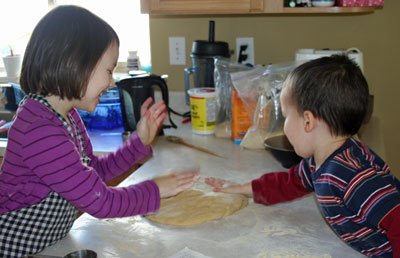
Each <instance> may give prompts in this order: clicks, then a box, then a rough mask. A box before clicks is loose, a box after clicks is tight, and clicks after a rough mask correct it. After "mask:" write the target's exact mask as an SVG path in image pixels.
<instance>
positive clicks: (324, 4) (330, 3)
mask: <svg viewBox="0 0 400 258" xmlns="http://www.w3.org/2000/svg"><path fill="white" fill-rule="evenodd" d="M311 4H312V5H313V6H315V7H330V6H333V5H334V4H335V1H330V0H325V1H324V0H321V1H311Z"/></svg>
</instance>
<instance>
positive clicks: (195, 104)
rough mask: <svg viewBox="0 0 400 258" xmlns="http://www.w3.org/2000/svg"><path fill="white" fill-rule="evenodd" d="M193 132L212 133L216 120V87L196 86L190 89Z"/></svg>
mask: <svg viewBox="0 0 400 258" xmlns="http://www.w3.org/2000/svg"><path fill="white" fill-rule="evenodd" d="M188 93H189V96H190V113H191V120H192V129H193V132H195V133H198V134H212V133H214V131H215V121H216V93H215V89H214V88H194V89H191V90H189V91H188Z"/></svg>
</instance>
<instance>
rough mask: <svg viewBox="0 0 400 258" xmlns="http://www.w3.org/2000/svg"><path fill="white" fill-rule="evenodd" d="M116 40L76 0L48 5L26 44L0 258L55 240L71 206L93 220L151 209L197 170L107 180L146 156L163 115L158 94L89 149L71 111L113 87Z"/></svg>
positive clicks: (70, 216)
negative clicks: (126, 128)
mask: <svg viewBox="0 0 400 258" xmlns="http://www.w3.org/2000/svg"><path fill="white" fill-rule="evenodd" d="M118 47H119V39H118V36H117V35H116V33H115V31H114V30H113V29H112V28H111V27H110V26H109V25H108V24H107V23H106V22H104V21H103V20H102V19H100V18H99V17H97V16H95V15H94V14H92V13H90V12H89V11H87V10H85V9H83V8H80V7H76V6H62V7H57V8H55V9H53V10H52V11H50V12H49V13H48V14H47V15H46V16H44V17H43V18H42V20H41V21H40V22H39V23H38V25H37V26H36V28H35V29H34V31H33V33H32V36H31V39H30V41H29V43H28V46H27V49H26V52H25V56H24V60H23V65H22V71H21V79H20V83H21V87H22V89H23V91H24V92H25V93H26V94H27V95H26V97H25V98H24V99H23V100H22V101H21V103H20V106H19V108H18V110H17V115H16V118H15V120H14V123H13V126H12V127H11V128H10V130H9V133H8V144H7V148H6V150H5V155H4V162H3V164H2V166H1V170H0V225H1V228H0V243H1V244H0V256H1V257H21V256H23V255H25V254H32V253H37V252H39V251H41V250H42V249H43V248H45V247H46V246H49V245H51V244H53V243H55V242H56V241H58V240H59V239H61V238H63V237H64V236H65V235H66V234H67V233H68V231H69V230H70V228H71V227H72V224H73V221H74V218H75V213H76V210H77V209H79V210H81V211H83V212H87V213H89V214H91V215H92V216H94V217H97V218H112V217H123V216H133V215H137V214H146V213H149V212H153V211H156V210H157V209H158V208H159V206H160V197H168V196H172V195H175V194H177V193H178V192H180V191H183V190H185V189H187V188H189V187H191V185H192V184H193V182H194V181H195V180H196V179H197V177H198V172H197V171H187V172H185V173H172V174H169V175H166V176H162V177H157V178H155V179H154V180H148V181H145V182H142V183H139V184H137V185H131V186H128V187H120V188H113V187H108V186H107V185H106V182H107V181H109V180H111V179H113V178H114V177H116V176H118V175H120V174H122V173H123V172H125V171H127V170H128V169H129V168H131V167H132V166H133V165H134V164H136V163H138V162H140V161H143V160H144V159H145V158H146V157H148V156H149V155H151V153H152V149H151V146H150V143H151V142H152V141H153V139H154V138H155V136H156V135H157V132H158V130H159V127H160V126H161V125H162V123H163V120H164V118H165V117H166V106H165V104H164V103H162V102H159V103H156V104H154V105H152V106H150V104H151V102H152V100H151V99H148V100H147V101H146V102H145V103H144V104H143V106H142V110H141V115H142V119H141V121H140V122H139V124H138V126H137V131H136V133H133V134H132V135H131V137H130V139H128V140H127V142H126V143H125V144H124V145H123V146H122V147H120V148H119V149H118V150H117V151H116V152H114V153H111V154H109V155H105V156H101V157H96V156H94V154H93V150H92V146H91V143H90V139H89V137H88V135H87V132H86V130H85V127H84V125H83V123H82V120H81V119H80V117H79V115H78V113H77V111H76V109H77V108H79V109H82V110H86V111H89V112H91V111H94V110H95V108H96V105H97V104H98V102H99V97H100V95H101V94H102V93H103V92H105V91H106V90H107V89H108V88H109V87H111V86H113V85H114V82H113V79H112V72H113V70H114V68H115V66H116V63H117V60H118Z"/></svg>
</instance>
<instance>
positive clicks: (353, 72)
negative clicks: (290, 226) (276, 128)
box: [206, 55, 400, 258]
mask: <svg viewBox="0 0 400 258" xmlns="http://www.w3.org/2000/svg"><path fill="white" fill-rule="evenodd" d="M368 97H369V91H368V84H367V82H366V80H365V78H364V76H363V74H362V72H361V70H360V69H359V67H358V66H357V65H356V64H355V63H354V62H353V61H351V60H350V59H348V58H347V57H346V56H341V55H335V56H331V57H323V58H320V59H316V60H312V61H309V62H307V63H304V64H302V65H300V66H299V67H297V68H296V69H295V70H294V71H293V72H292V73H291V74H290V75H289V76H288V78H287V80H286V81H285V84H284V87H283V90H282V92H281V96H280V101H281V108H282V114H283V116H284V117H285V124H284V132H285V134H286V136H287V137H288V139H289V141H290V142H291V144H292V145H293V147H294V149H295V151H296V153H297V154H298V155H299V156H301V157H303V158H304V159H303V160H302V161H301V162H300V163H299V164H298V165H295V166H293V167H292V168H290V169H289V171H288V172H287V173H286V172H274V173H268V174H265V175H263V176H261V177H260V178H258V179H255V180H253V181H251V182H248V183H246V184H231V185H227V186H224V184H225V181H224V180H222V179H217V178H206V183H208V184H210V185H211V186H213V187H214V191H217V192H228V193H242V194H246V195H248V196H253V198H254V201H255V202H258V203H262V204H266V205H271V204H274V203H278V202H284V201H290V200H293V199H295V198H299V197H302V196H304V195H306V194H308V193H310V192H315V195H316V197H317V201H318V203H319V206H320V209H321V212H322V214H323V216H324V217H325V220H326V222H327V223H328V224H329V225H330V226H331V228H332V229H333V230H334V231H335V233H336V234H337V235H338V236H339V237H340V238H341V239H342V240H343V241H345V242H346V243H347V244H348V245H349V246H351V247H352V248H354V249H355V250H357V251H359V252H361V253H362V254H364V255H366V256H370V257H397V258H398V257H400V219H399V218H400V182H399V180H398V179H396V178H395V177H394V176H393V175H391V173H390V169H389V167H388V165H387V164H386V163H385V162H384V161H383V160H382V159H381V158H380V157H378V156H377V155H376V154H375V153H374V152H373V151H372V150H370V149H368V148H367V147H366V146H365V145H364V144H362V143H361V142H359V141H356V140H354V139H353V138H351V136H352V135H355V134H356V133H357V132H358V130H359V128H360V127H361V124H362V122H363V120H364V117H365V115H366V110H367V105H368Z"/></svg>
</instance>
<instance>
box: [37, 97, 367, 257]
mask: <svg viewBox="0 0 400 258" xmlns="http://www.w3.org/2000/svg"><path fill="white" fill-rule="evenodd" d="M177 97H178V100H177V99H176V98H177ZM174 98H175V99H174ZM181 98H182V99H181ZM171 99H174V102H172V107H174V104H175V105H177V104H179V105H184V104H182V103H184V96H183V94H182V95H180V94H178V95H176V96H174V95H173V96H172V97H171ZM185 108H187V109H188V107H185ZM186 111H187V110H186ZM173 120H174V122H175V123H176V124H177V125H178V127H179V128H178V130H174V129H168V130H165V134H168V135H179V136H180V137H183V138H184V139H185V140H187V141H190V142H191V143H193V144H196V145H200V146H203V147H207V148H209V149H211V150H214V151H216V152H219V153H221V154H223V155H224V156H226V157H228V158H227V159H221V158H218V157H214V156H211V155H209V154H205V153H202V152H199V151H197V150H193V149H190V148H187V147H184V146H181V145H176V144H174V143H170V142H167V141H166V139H165V137H163V136H161V137H159V138H158V140H157V142H156V144H155V146H154V155H153V157H152V158H151V159H149V160H148V161H147V162H146V163H145V164H144V165H142V166H141V167H140V168H139V169H138V170H137V171H136V172H134V174H132V175H131V176H130V177H129V178H127V179H126V180H125V181H124V182H123V183H122V184H121V185H122V186H123V185H129V184H134V183H137V182H140V181H143V180H145V179H148V178H152V177H154V176H155V175H158V174H160V173H163V172H165V171H167V170H168V169H174V168H181V167H185V166H193V165H200V168H201V170H200V171H201V176H202V177H204V176H215V177H221V178H225V179H228V180H231V181H235V182H245V181H248V180H251V179H253V178H256V177H258V176H260V175H261V174H263V173H265V172H268V171H276V170H283V169H282V167H281V166H280V165H279V164H278V163H277V161H276V160H275V159H274V158H273V157H272V156H271V155H270V153H269V152H267V151H265V150H244V149H241V148H240V146H238V145H234V144H233V142H232V141H231V140H229V139H219V138H215V136H213V135H209V136H204V135H196V134H193V133H192V132H191V125H190V123H189V124H184V125H182V124H181V123H180V118H177V117H174V118H173ZM94 137H99V138H104V139H103V140H104V141H103V142H107V141H108V142H109V143H110V144H109V145H108V147H109V149H110V150H111V149H112V148H115V147H116V146H114V143H117V142H118V139H120V140H119V141H121V138H118V135H105V134H103V135H101V134H98V135H97V136H94ZM113 137H114V139H112V140H110V139H111V138H113ZM107 139H108V140H107ZM93 140H95V139H93ZM96 142H97V140H95V143H94V146H96V144H97V143H98V142H97V143H96ZM111 142H113V143H112V144H111ZM99 146H100V145H98V147H99ZM104 146H107V144H106V145H104ZM104 146H103V147H104ZM110 146H111V147H110ZM99 148H100V147H99ZM95 149H96V147H95ZM103 150H104V151H106V149H103ZM79 249H92V250H94V251H96V252H97V254H98V257H121V258H124V257H126V258H128V257H129V258H131V257H143V258H148V257H170V256H173V255H176V256H174V257H198V256H194V255H193V254H191V255H189V254H188V253H185V254H182V253H181V251H182V250H186V251H188V250H189V251H190V250H191V251H194V252H197V253H200V254H203V255H205V256H208V257H246V258H247V257H249V258H251V257H254V258H261V257H264V258H273V257H274V258H276V257H281V258H283V257H284V258H289V257H294V258H300V257H302V258H303V257H304V258H305V257H307V258H310V257H319V258H320V257H322V258H328V257H334V258H343V257H364V256H362V255H361V254H359V253H357V252H355V251H354V250H353V249H351V248H350V247H348V246H347V245H346V244H344V243H343V242H342V241H341V240H340V239H339V238H338V237H337V236H336V235H335V234H334V233H333V231H332V230H331V229H330V228H329V226H328V225H327V224H326V223H325V222H324V220H323V218H322V216H321V214H320V212H319V209H318V206H317V204H316V203H315V200H314V198H313V196H311V195H310V196H308V197H305V198H302V199H299V200H296V201H293V202H289V203H283V204H277V205H272V206H264V205H260V204H255V203H254V202H252V201H250V203H249V205H248V206H247V207H246V208H244V209H243V210H240V211H238V212H237V213H235V214H233V215H232V216H229V217H226V218H224V219H221V220H218V221H211V222H209V223H205V224H202V225H197V226H191V227H174V226H165V225H159V224H155V223H152V222H149V221H148V220H147V219H145V218H143V217H141V216H134V217H128V218H118V219H96V218H93V217H91V216H90V215H88V214H84V215H82V216H81V217H80V218H79V219H77V220H76V221H75V223H74V226H73V228H72V230H71V231H70V233H69V234H68V235H67V236H66V237H65V238H64V239H62V240H61V241H59V242H58V243H56V244H55V245H53V246H51V247H48V248H47V249H45V250H44V251H43V252H42V254H48V255H60V256H63V255H65V254H67V253H69V252H71V251H75V250H79Z"/></svg>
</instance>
